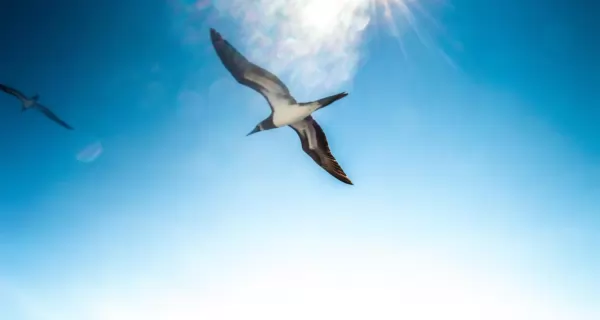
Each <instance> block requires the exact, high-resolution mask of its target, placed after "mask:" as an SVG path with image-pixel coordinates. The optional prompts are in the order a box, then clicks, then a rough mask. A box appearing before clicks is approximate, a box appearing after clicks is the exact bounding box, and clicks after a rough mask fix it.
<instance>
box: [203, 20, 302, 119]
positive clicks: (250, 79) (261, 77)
mask: <svg viewBox="0 0 600 320" xmlns="http://www.w3.org/2000/svg"><path fill="white" fill-rule="evenodd" d="M210 39H211V41H212V44H213V47H214V48H215V51H216V52H217V55H218V56H219V59H221V62H222V63H223V65H224V66H225V68H227V70H229V72H230V73H231V75H232V76H233V77H234V78H235V80H237V82H239V83H240V84H243V85H245V86H248V87H250V88H252V89H254V90H256V91H257V92H259V93H260V94H262V95H263V96H264V97H265V99H267V101H268V102H269V105H270V106H271V110H272V109H273V106H274V105H275V106H276V105H281V104H296V100H295V99H294V98H293V97H292V95H291V94H290V90H289V89H288V88H287V86H286V85H285V84H284V83H283V82H282V81H281V80H279V78H277V76H275V75H274V74H272V73H271V72H269V71H267V70H265V69H263V68H261V67H259V66H257V65H255V64H254V63H252V62H250V61H248V59H246V57H244V56H243V55H242V54H241V53H239V52H238V51H237V50H236V49H235V48H234V47H233V46H232V45H231V44H230V43H229V42H228V41H227V40H225V39H223V37H222V36H221V34H220V33H218V32H217V31H216V30H215V29H212V28H211V29H210ZM282 102H283V103H282Z"/></svg>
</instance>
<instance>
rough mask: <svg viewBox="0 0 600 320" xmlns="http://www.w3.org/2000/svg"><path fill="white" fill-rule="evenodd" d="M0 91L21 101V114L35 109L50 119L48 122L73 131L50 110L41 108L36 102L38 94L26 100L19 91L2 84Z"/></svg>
mask: <svg viewBox="0 0 600 320" xmlns="http://www.w3.org/2000/svg"><path fill="white" fill-rule="evenodd" d="M0 90H2V91H4V92H6V93H8V94H10V95H13V96H15V97H16V98H17V99H19V100H20V101H21V112H23V111H26V110H28V109H32V108H35V109H37V110H38V111H40V112H41V113H43V114H44V115H45V116H46V117H48V118H50V120H53V121H54V122H56V123H58V124H59V125H61V126H63V127H65V128H67V129H69V130H73V127H71V126H70V125H68V124H67V123H66V122H64V121H63V120H61V119H60V118H59V117H58V116H56V115H55V114H54V113H53V112H52V111H51V110H50V109H48V108H47V107H45V106H43V105H42V104H40V103H39V102H38V100H39V98H40V95H39V94H35V95H33V96H32V97H31V98H27V96H25V95H24V94H23V93H22V92H20V91H19V90H17V89H14V88H11V87H9V86H6V85H4V84H0Z"/></svg>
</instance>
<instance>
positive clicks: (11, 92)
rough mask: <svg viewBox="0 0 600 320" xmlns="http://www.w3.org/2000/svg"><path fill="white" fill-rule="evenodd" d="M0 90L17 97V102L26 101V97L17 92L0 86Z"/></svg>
mask: <svg viewBox="0 0 600 320" xmlns="http://www.w3.org/2000/svg"><path fill="white" fill-rule="evenodd" d="M0 90H2V91H4V92H6V93H8V94H10V95H13V96H15V97H17V98H18V99H19V100H27V97H26V96H25V95H24V94H23V93H22V92H21V91H19V90H17V89H13V88H11V87H8V86H5V85H3V84H0Z"/></svg>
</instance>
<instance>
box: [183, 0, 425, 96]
mask: <svg viewBox="0 0 600 320" xmlns="http://www.w3.org/2000/svg"><path fill="white" fill-rule="evenodd" d="M205 2H206V1H205V0H203V1H202V3H203V5H202V6H200V7H202V8H206V5H205ZM197 7H198V6H195V8H197ZM413 7H415V8H418V7H419V3H418V2H417V1H416V0H327V1H324V0H256V1H247V0H214V1H212V8H213V9H215V10H216V11H217V12H218V13H219V16H220V17H227V16H228V17H230V18H232V20H233V21H234V22H235V24H236V25H238V26H239V30H240V35H241V36H242V43H240V42H239V40H237V41H235V42H236V43H237V46H239V47H241V48H240V49H241V50H242V51H243V52H244V53H245V54H246V55H247V56H248V58H250V59H252V60H253V61H254V62H255V63H257V64H260V65H262V66H264V67H266V68H268V69H270V70H272V71H273V72H275V73H276V74H278V75H280V76H283V77H287V79H286V80H289V82H290V85H291V86H292V87H295V88H294V89H295V90H294V92H297V90H300V91H305V93H308V92H311V94H318V93H317V92H314V91H330V90H333V89H334V88H336V87H339V86H340V85H341V84H343V83H345V82H347V81H348V80H350V79H351V78H352V76H353V75H354V73H355V72H356V68H357V67H358V64H359V61H360V59H361V57H362V44H363V40H364V35H365V34H364V32H365V31H366V30H367V27H368V26H370V25H373V26H374V27H377V24H379V23H380V22H381V25H383V27H384V28H385V29H387V30H389V31H390V32H391V33H392V35H394V36H395V37H396V39H398V40H399V41H402V40H401V38H402V36H403V35H404V33H405V31H407V30H410V29H415V28H416V19H415V16H414V14H413V10H412V8H413Z"/></svg>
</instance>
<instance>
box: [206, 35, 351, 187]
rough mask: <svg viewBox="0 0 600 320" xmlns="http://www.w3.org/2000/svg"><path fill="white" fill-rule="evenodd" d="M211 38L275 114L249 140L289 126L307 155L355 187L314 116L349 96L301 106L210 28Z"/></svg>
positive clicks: (235, 72) (242, 80) (225, 62)
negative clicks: (268, 131)
mask: <svg viewBox="0 0 600 320" xmlns="http://www.w3.org/2000/svg"><path fill="white" fill-rule="evenodd" d="M210 38H211V42H212V44H213V47H214V49H215V51H216V53H217V56H218V57H219V59H220V60H221V62H222V63H223V65H224V66H225V68H226V69H227V70H228V71H229V73H231V75H232V76H233V77H234V78H235V80H236V81H237V82H238V83H240V84H242V85H245V86H247V87H249V88H251V89H253V90H255V91H257V92H258V93H260V94H261V95H262V96H263V97H264V98H265V99H266V100H267V103H268V104H269V107H270V108H271V114H270V115H269V116H268V117H267V118H266V119H264V120H263V121H261V122H260V123H259V124H258V125H256V127H254V129H253V130H252V131H251V132H250V133H248V134H247V136H249V135H252V134H255V133H257V132H261V131H266V130H271V129H276V128H280V127H285V126H289V127H291V128H292V129H293V130H294V131H295V132H296V133H297V134H298V137H299V138H300V142H301V144H302V149H303V150H304V152H305V153H306V154H308V155H309V156H310V157H311V158H312V159H313V160H314V161H315V162H316V163H317V164H318V165H319V166H321V167H322V168H323V169H324V170H325V171H327V172H328V173H329V174H331V175H332V176H333V177H335V178H336V179H338V180H339V181H341V182H343V183H346V184H349V185H353V183H352V181H351V180H350V179H349V178H348V176H347V175H346V173H345V172H344V170H343V169H342V167H341V166H340V165H339V163H338V162H337V160H336V159H335V157H334V156H333V154H332V153H331V150H330V148H329V143H328V142H327V137H326V136H325V133H324V132H323V129H322V128H321V126H320V125H319V124H318V123H317V121H315V119H314V118H313V117H312V113H313V112H315V111H316V110H319V109H322V108H324V107H326V106H328V105H330V104H332V103H333V102H335V101H337V100H339V99H342V98H344V97H346V96H347V95H348V93H346V92H342V93H338V94H335V95H332V96H329V97H325V98H322V99H319V100H316V101H312V102H304V103H298V102H297V101H296V99H294V97H293V96H292V95H291V93H290V91H289V89H288V88H287V86H286V85H285V84H284V83H283V82H282V81H281V80H280V79H279V78H277V76H275V75H274V74H273V73H271V72H269V71H267V70H265V69H263V68H261V67H260V66H258V65H256V64H254V63H252V62H250V61H248V59H246V57H244V56H243V55H242V54H241V53H240V52H239V51H237V50H236V49H235V48H234V47H233V46H232V45H231V44H230V43H229V42H228V41H227V40H225V39H224V38H223V37H222V36H221V34H220V33H219V32H217V31H216V30H215V29H213V28H210Z"/></svg>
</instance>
